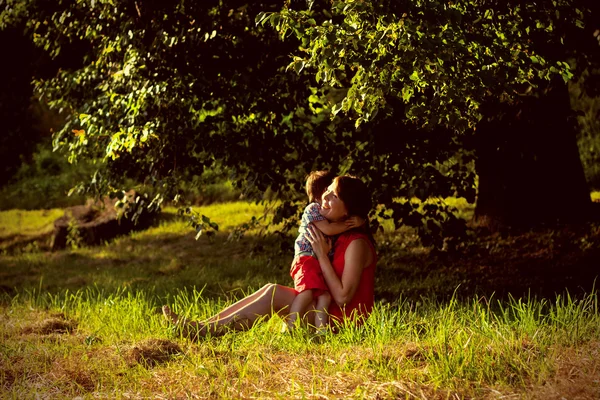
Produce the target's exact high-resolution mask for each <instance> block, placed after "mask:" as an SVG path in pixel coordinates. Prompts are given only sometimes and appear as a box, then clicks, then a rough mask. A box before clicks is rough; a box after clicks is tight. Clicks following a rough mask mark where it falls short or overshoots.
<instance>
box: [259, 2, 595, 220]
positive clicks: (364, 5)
mask: <svg viewBox="0 0 600 400" xmlns="http://www.w3.org/2000/svg"><path fill="white" fill-rule="evenodd" d="M316 3H318V2H308V5H307V7H305V9H303V10H283V11H281V12H280V13H276V14H268V13H264V14H261V16H260V17H259V21H261V22H263V23H264V22H267V21H268V22H269V23H270V24H271V25H272V26H273V27H275V28H276V29H277V30H278V31H279V32H280V33H281V35H282V36H287V35H289V34H293V35H294V36H296V37H298V38H299V39H300V40H302V42H303V43H302V47H301V48H300V51H299V52H297V56H296V57H295V59H294V61H293V64H292V65H294V66H296V69H297V70H306V69H309V70H310V71H311V73H314V74H315V77H316V79H317V81H319V82H322V83H323V85H330V86H333V87H338V88H340V89H342V88H343V89H344V90H345V95H344V96H343V97H342V98H340V101H339V102H338V103H337V104H336V105H335V106H334V112H335V111H339V112H343V113H345V115H347V117H348V118H351V119H353V120H355V121H356V124H357V126H359V125H362V124H364V123H366V122H369V121H375V120H377V119H380V118H382V117H381V115H382V114H384V113H385V115H386V117H387V118H390V116H392V117H391V118H395V119H398V120H405V121H408V122H410V123H413V124H417V125H418V126H420V127H421V131H422V132H424V131H427V130H429V131H435V130H438V127H440V126H441V127H445V128H447V129H446V131H439V130H438V132H439V134H442V135H451V136H453V139H452V141H456V140H458V141H460V142H461V148H462V149H463V150H464V151H467V152H469V151H472V152H474V156H475V158H476V172H477V174H478V178H479V183H478V194H477V207H476V215H477V217H478V218H479V220H480V222H482V223H485V224H489V225H492V226H493V225H510V226H523V227H532V226H535V225H538V224H548V223H550V224H553V223H556V222H557V221H562V222H574V221H579V222H582V221H587V220H588V219H589V218H590V216H591V214H592V203H591V199H590V195H589V188H588V186H587V184H586V181H585V176H584V173H583V169H582V165H581V161H580V159H579V154H578V149H577V143H576V134H577V126H576V119H575V114H574V113H573V111H572V109H571V105H570V102H569V93H568V90H567V82H568V81H569V80H571V79H573V78H578V77H579V76H581V75H582V74H584V73H585V72H586V71H589V70H592V69H594V68H597V67H598V60H599V58H598V56H599V52H600V47H599V46H598V40H597V38H596V37H595V36H594V31H595V30H596V29H598V28H600V24H599V23H598V20H597V18H598V5H597V4H596V5H592V4H591V3H590V2H586V1H577V0H573V1H561V0H548V1H539V2H535V3H533V2H519V1H514V2H511V1H508V2H506V1H490V2H485V3H481V2H475V1H468V0H464V1H454V2H439V1H386V2H376V3H371V2H362V1H333V2H331V5H330V6H327V7H325V8H324V9H321V10H318V11H317V9H316V8H314V7H313V6H314V5H315V4H316ZM592 7H593V8H592ZM596 36H597V35H596ZM586 89H589V87H588V88H586ZM391 99H396V100H395V101H396V102H397V101H398V100H399V101H400V103H401V104H400V105H398V104H395V103H394V102H393V101H391ZM422 132H421V134H422V135H423V137H422V139H423V141H422V142H424V141H426V140H429V139H428V138H427V135H425V134H424V133H422ZM407 133H408V134H410V129H405V128H399V129H398V130H397V131H396V132H394V135H396V136H397V137H402V136H405V135H407ZM390 136H391V135H390ZM427 161H429V160H427V159H426V158H423V159H422V162H423V163H425V162H427ZM469 184H473V182H470V183H467V185H469ZM545 193H547V194H548V195H544V194H545Z"/></svg>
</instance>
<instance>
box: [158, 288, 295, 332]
mask: <svg viewBox="0 0 600 400" xmlns="http://www.w3.org/2000/svg"><path fill="white" fill-rule="evenodd" d="M295 297H296V291H295V290H294V289H292V288H290V287H287V286H282V285H276V284H267V285H265V286H263V287H262V288H261V289H259V290H258V291H256V292H254V293H253V294H251V295H249V296H247V297H245V298H243V299H241V300H240V301H238V302H237V303H235V304H232V305H231V306H229V307H227V308H225V309H224V310H222V311H221V312H219V313H218V314H216V315H214V316H212V317H210V318H208V319H206V320H204V321H202V322H197V323H195V322H183V323H185V324H189V325H191V326H192V327H195V328H197V330H198V331H197V335H200V336H205V335H206V334H208V333H209V332H210V333H211V334H216V335H218V334H220V333H222V332H223V330H222V329H221V328H223V327H227V328H230V329H234V330H244V329H248V328H249V327H251V326H252V325H253V324H254V322H255V321H256V320H257V319H258V318H261V317H264V316H271V315H272V314H273V313H279V314H284V313H287V311H288V310H289V307H290V305H291V304H292V302H293V301H294V298H295ZM163 313H164V314H165V317H167V319H169V321H170V322H172V323H175V324H177V323H181V322H180V321H179V318H178V316H177V315H176V314H175V313H173V312H172V311H171V310H170V309H169V308H168V306H165V307H163Z"/></svg>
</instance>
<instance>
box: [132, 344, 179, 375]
mask: <svg viewBox="0 0 600 400" xmlns="http://www.w3.org/2000/svg"><path fill="white" fill-rule="evenodd" d="M180 354H183V351H182V350H181V347H179V345H178V344H177V343H175V342H172V341H170V340H166V339H147V340H144V341H142V342H140V343H138V344H137V345H135V346H133V348H132V349H131V350H129V352H128V359H129V362H130V365H135V364H140V365H143V366H144V367H146V368H152V367H154V366H156V365H158V364H162V363H165V362H167V361H170V360H171V359H173V358H174V357H175V356H177V355H180Z"/></svg>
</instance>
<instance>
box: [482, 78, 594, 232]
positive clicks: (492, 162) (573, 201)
mask: <svg viewBox="0 0 600 400" xmlns="http://www.w3.org/2000/svg"><path fill="white" fill-rule="evenodd" d="M540 92H543V93H542V94H541V95H540V96H539V97H537V98H535V97H529V96H528V97H523V100H522V101H520V102H519V103H518V104H513V105H510V106H508V105H501V106H500V107H498V106H496V108H495V109H491V108H490V109H489V110H487V111H486V114H485V115H487V116H490V118H488V119H487V120H484V121H482V123H481V124H480V126H478V128H477V131H476V151H477V164H476V170H477V174H478V175H479V188H478V195H477V205H476V208H475V219H476V223H478V224H480V225H487V226H488V227H490V228H492V229H494V228H498V227H505V226H509V227H517V228H531V227H535V226H539V225H547V224H556V223H562V222H566V223H576V222H585V221H586V220H588V219H589V218H590V215H591V212H592V202H591V198H590V192H589V189H588V186H587V182H586V180H585V175H584V171H583V167H582V164H581V160H580V158H579V150H578V148H577V142H576V132H577V125H576V121H575V118H574V117H573V116H572V112H571V105H570V100H569V93H568V90H567V85H566V84H564V83H562V82H560V83H558V84H557V83H556V82H554V83H553V84H552V85H549V86H548V88H547V89H545V90H540Z"/></svg>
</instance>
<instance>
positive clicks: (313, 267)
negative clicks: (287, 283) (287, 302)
mask: <svg viewBox="0 0 600 400" xmlns="http://www.w3.org/2000/svg"><path fill="white" fill-rule="evenodd" d="M290 275H292V278H293V279H294V289H296V291H297V292H303V291H305V290H312V291H313V297H315V298H316V297H319V296H320V295H322V294H323V293H324V292H328V291H329V288H328V287H327V285H326V284H325V279H324V278H323V273H322V272H321V265H320V264H319V260H317V259H316V258H315V257H312V256H298V257H296V258H294V261H292V268H291V270H290Z"/></svg>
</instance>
